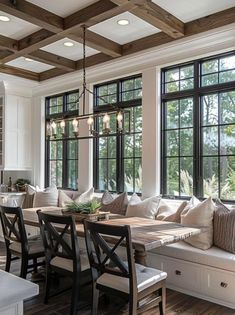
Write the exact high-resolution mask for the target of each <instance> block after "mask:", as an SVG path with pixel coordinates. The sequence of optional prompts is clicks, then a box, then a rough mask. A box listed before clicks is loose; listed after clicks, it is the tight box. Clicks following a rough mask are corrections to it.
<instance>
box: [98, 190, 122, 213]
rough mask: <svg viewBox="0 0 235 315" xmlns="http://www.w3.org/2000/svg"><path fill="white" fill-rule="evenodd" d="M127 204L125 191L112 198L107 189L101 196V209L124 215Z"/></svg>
mask: <svg viewBox="0 0 235 315" xmlns="http://www.w3.org/2000/svg"><path fill="white" fill-rule="evenodd" d="M127 205H128V198H127V193H126V192H124V193H122V194H120V195H118V196H117V197H116V198H114V197H113V196H112V195H111V194H110V192H109V191H105V192H104V194H103V196H102V198H101V211H106V212H107V211H109V212H110V213H114V214H119V215H125V214H126V209H127Z"/></svg>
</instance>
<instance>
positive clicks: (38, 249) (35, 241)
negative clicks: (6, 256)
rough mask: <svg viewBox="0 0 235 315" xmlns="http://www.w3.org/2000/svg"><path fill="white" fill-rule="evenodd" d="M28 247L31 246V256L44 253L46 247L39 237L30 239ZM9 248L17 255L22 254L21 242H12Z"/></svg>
mask: <svg viewBox="0 0 235 315" xmlns="http://www.w3.org/2000/svg"><path fill="white" fill-rule="evenodd" d="M28 246H29V251H28V253H29V255H31V254H37V253H38V254H39V253H42V254H43V253H44V247H43V243H42V239H41V237H40V236H39V235H37V236H33V237H30V238H28ZM9 248H10V249H11V250H13V251H15V252H17V253H21V243H20V242H12V243H11V244H10V246H9Z"/></svg>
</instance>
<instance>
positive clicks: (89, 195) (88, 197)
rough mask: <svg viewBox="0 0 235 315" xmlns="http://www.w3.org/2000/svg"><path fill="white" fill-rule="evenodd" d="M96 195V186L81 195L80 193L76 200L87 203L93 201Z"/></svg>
mask: <svg viewBox="0 0 235 315" xmlns="http://www.w3.org/2000/svg"><path fill="white" fill-rule="evenodd" d="M93 195H94V188H93V187H91V188H90V189H88V190H87V191H85V192H84V193H82V194H81V195H79V196H78V197H77V198H76V199H75V200H74V201H75V202H77V203H85V202H88V201H91V200H92V198H93Z"/></svg>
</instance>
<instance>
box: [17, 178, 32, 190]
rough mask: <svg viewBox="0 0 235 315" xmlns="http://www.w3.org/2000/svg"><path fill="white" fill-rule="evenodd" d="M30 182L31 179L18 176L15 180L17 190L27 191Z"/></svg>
mask: <svg viewBox="0 0 235 315" xmlns="http://www.w3.org/2000/svg"><path fill="white" fill-rule="evenodd" d="M29 184H30V180H28V179H24V178H18V179H17V180H16V182H15V187H16V190H17V191H26V187H27V185H29Z"/></svg>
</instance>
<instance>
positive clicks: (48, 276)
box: [44, 266, 51, 304]
mask: <svg viewBox="0 0 235 315" xmlns="http://www.w3.org/2000/svg"><path fill="white" fill-rule="evenodd" d="M50 286H51V271H50V267H49V266H46V283H45V295H44V303H45V304H47V303H48V299H49V294H50Z"/></svg>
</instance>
